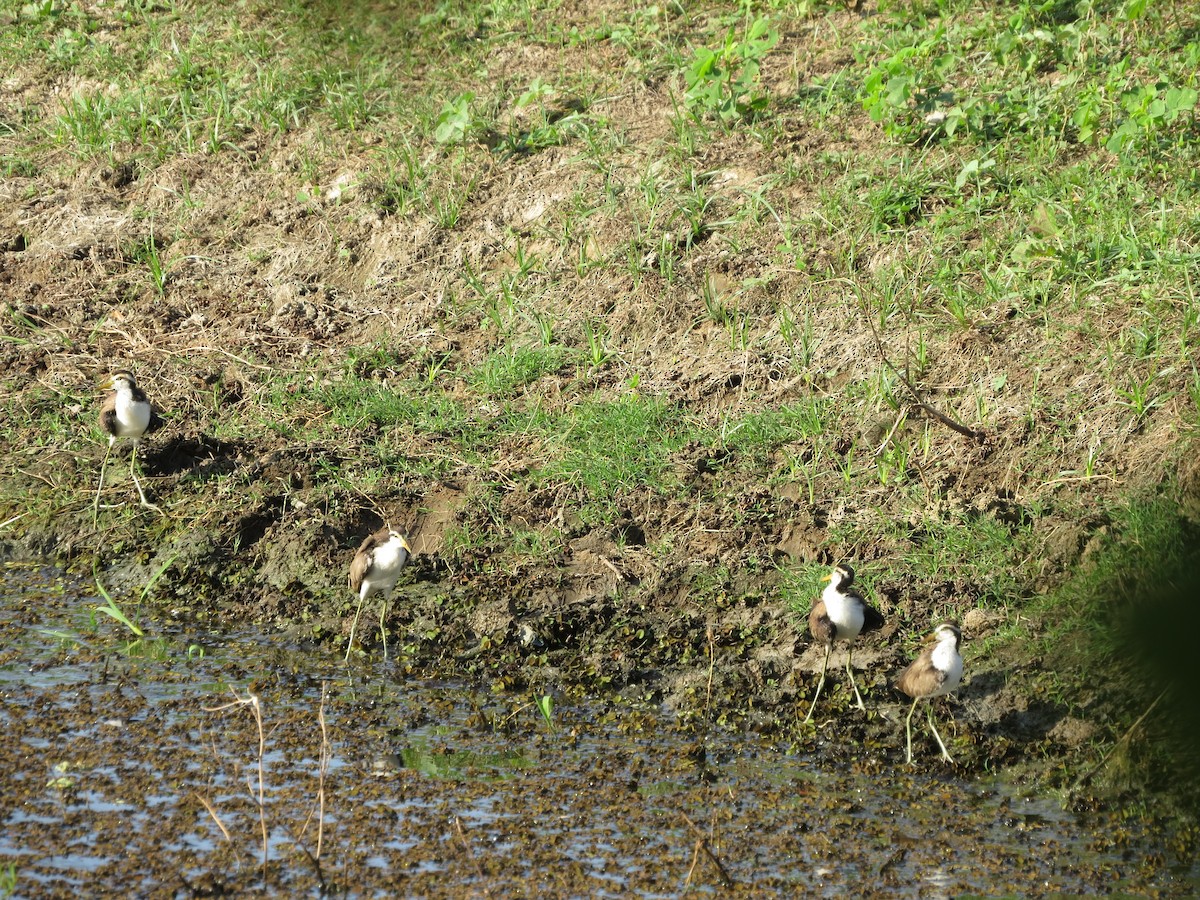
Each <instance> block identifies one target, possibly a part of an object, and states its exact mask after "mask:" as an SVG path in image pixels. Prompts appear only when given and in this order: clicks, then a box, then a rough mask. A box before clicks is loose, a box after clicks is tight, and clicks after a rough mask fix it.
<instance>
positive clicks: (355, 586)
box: [350, 528, 387, 594]
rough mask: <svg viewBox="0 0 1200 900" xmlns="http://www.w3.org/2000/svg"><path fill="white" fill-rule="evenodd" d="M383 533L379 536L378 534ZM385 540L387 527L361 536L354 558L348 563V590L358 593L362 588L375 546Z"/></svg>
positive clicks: (369, 569) (372, 561)
mask: <svg viewBox="0 0 1200 900" xmlns="http://www.w3.org/2000/svg"><path fill="white" fill-rule="evenodd" d="M381 534H382V535H383V537H382V538H380V535H381ZM386 540H387V529H386V528H385V529H383V531H377V532H375V534H371V535H368V536H367V537H365V538H363V542H362V543H361V544H360V545H359V547H358V552H357V553H355V554H354V559H353V561H351V563H350V590H352V591H354V593H356V594H357V593H358V592H359V590H360V589H361V588H362V583H363V579H364V578H366V577H367V575H368V573H370V571H371V566H372V564H373V563H374V561H375V548H376V547H378V546H379V544H381V543H382V542H383V541H386Z"/></svg>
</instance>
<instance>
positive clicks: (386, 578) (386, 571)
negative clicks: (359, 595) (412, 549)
mask: <svg viewBox="0 0 1200 900" xmlns="http://www.w3.org/2000/svg"><path fill="white" fill-rule="evenodd" d="M407 561H408V551H407V550H405V549H404V545H403V544H402V543H400V541H398V540H397V539H396V538H389V539H388V540H386V541H384V542H383V543H382V544H379V545H378V546H377V547H376V548H375V549H374V550H373V551H372V553H371V568H370V569H369V570H368V571H367V577H366V578H364V579H363V587H364V588H365V589H366V590H367V591H368V592H370V591H385V592H387V591H391V589H392V588H394V587H395V586H396V582H397V581H398V580H399V578H400V570H401V569H403V568H404V563H405V562H407Z"/></svg>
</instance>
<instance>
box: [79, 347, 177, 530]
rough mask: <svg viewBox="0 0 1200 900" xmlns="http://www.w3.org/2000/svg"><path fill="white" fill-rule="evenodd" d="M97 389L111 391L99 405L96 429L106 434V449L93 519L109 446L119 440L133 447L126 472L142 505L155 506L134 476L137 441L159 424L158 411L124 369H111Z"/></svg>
mask: <svg viewBox="0 0 1200 900" xmlns="http://www.w3.org/2000/svg"><path fill="white" fill-rule="evenodd" d="M100 388H101V390H111V391H112V393H111V394H109V395H108V396H107V397H106V398H105V399H104V404H103V405H102V406H101V407H100V428H101V429H102V430H103V431H104V433H105V434H107V435H108V449H107V450H105V451H104V462H103V463H101V464H100V483H99V484H98V485H96V500H95V502H94V503H93V504H92V518H93V521H94V520H95V517H96V515H97V512H98V510H99V509H100V492H101V491H102V490H103V489H104V472H105V470H106V469H107V468H108V457H109V455H110V454H111V453H112V450H113V445H114V444H116V442H117V441H121V440H126V441H131V442H132V443H133V450H132V452H131V453H130V455H129V474H130V475H132V476H133V483H134V485H135V486H136V487H137V492H138V497H140V498H141V501H142V506H148V507H150V508H151V509H158V507H157V506H156V505H155V504H153V503H151V502H150V501H149V500H147V499H146V493H145V491H143V490H142V484H141V482H140V481H138V477H137V449H138V442H139V441H141V439H142V436H143V435H144V434H145V433H146V432H147V431H153V430H154V429H155V428H157V427H158V426H159V425H160V424H161V420H160V419H159V417H158V413H157V412H155V410H154V407H153V406H152V405H151V404H150V399H149V398H148V397H147V396H146V392H145V391H143V390H142V389H141V388H140V387H138V386H137V381H135V380H134V377H133V373H132V372H130V371H129V370H128V369H118V370H117V371H116V372H113V373H112V375H110V376H109V377H108V378H106V379H104V381H103V382H102V383H101V385H100ZM161 511H162V510H159V512H161Z"/></svg>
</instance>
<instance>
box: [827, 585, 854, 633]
mask: <svg viewBox="0 0 1200 900" xmlns="http://www.w3.org/2000/svg"><path fill="white" fill-rule="evenodd" d="M821 599H822V600H824V601H825V614H826V615H828V616H829V620H830V621H831V622H833V624H834V625H835V626H836V627H837V636H838V640H848V639H850V638H853V637H857V636H858V633H859V632H860V631H862V627H863V619H864V616H863V607H862V603H860V602H859V600H858V598H857V597H852V596H849V595H847V594H845V593H843V592H842V591H840V590H838V588H836V587H834V586H833V585H832V584H831V585H829V587H827V588H825V590H824V591H822V592H821Z"/></svg>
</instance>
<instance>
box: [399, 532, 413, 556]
mask: <svg viewBox="0 0 1200 900" xmlns="http://www.w3.org/2000/svg"><path fill="white" fill-rule="evenodd" d="M400 546H401V547H403V548H404V552H405V553H412V552H413V549H412V547H410V546H408V541H407V540H405V538H404V535H400Z"/></svg>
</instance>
